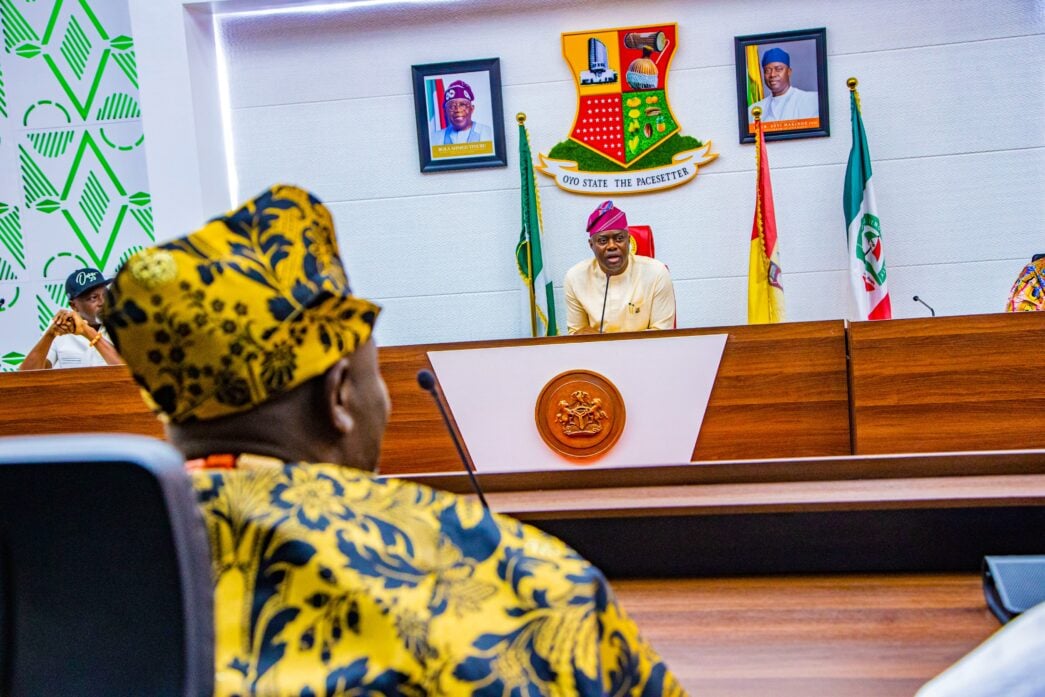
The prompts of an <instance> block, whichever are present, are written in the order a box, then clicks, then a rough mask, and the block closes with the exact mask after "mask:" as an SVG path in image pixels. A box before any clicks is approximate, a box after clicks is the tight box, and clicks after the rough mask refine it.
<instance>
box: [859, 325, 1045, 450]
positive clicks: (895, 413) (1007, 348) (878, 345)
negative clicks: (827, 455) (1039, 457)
mask: <svg viewBox="0 0 1045 697" xmlns="http://www.w3.org/2000/svg"><path fill="white" fill-rule="evenodd" d="M1042 347H1045V313H1034V312H1023V313H998V314H993V315H972V316H967V317H936V318H927V319H910V320H893V321H891V322H854V323H852V324H851V325H850V327H849V351H850V356H851V359H850V360H851V370H852V387H851V390H852V400H853V418H854V421H853V428H854V436H855V443H856V448H855V449H856V453H857V454H872V453H886V452H933V451H957V450H995V449H1009V448H1012V449H1016V448H1020V449H1022V448H1041V447H1045V391H1043V390H1042V389H1041V384H1042V376H1045V350H1043V348H1042Z"/></svg>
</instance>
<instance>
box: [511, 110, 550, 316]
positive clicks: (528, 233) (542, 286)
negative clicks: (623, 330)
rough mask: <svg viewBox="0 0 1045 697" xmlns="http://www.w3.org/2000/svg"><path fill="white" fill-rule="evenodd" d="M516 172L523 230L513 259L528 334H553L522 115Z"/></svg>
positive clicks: (538, 198) (538, 207) (536, 195)
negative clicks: (525, 303)
mask: <svg viewBox="0 0 1045 697" xmlns="http://www.w3.org/2000/svg"><path fill="white" fill-rule="evenodd" d="M519 175H520V179H521V182H522V186H521V190H522V231H521V232H520V233H519V244H518V245H516V247H515V260H516V263H518V265H519V275H521V276H522V278H523V281H525V282H526V286H527V290H528V291H529V296H530V297H529V305H530V333H531V336H556V335H557V334H558V333H559V329H558V326H557V325H556V323H555V295H554V293H553V291H552V282H551V277H550V276H549V274H548V270H547V268H546V267H545V265H544V255H543V254H542V253H541V196H540V194H539V193H537V178H536V176H534V171H533V159H532V158H531V157H530V138H529V136H528V135H527V133H526V126H524V125H523V122H522V120H521V117H520V121H519Z"/></svg>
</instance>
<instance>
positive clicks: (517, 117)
mask: <svg viewBox="0 0 1045 697" xmlns="http://www.w3.org/2000/svg"><path fill="white" fill-rule="evenodd" d="M515 120H516V122H518V124H519V125H520V126H521V125H523V124H524V123H526V114H524V113H522V112H521V111H520V112H519V113H518V114H516V115H515Z"/></svg>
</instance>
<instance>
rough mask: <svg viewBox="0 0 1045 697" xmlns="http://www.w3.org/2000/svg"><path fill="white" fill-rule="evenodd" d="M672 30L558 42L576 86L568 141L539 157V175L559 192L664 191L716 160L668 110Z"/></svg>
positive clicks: (599, 33) (610, 32) (604, 33)
mask: <svg viewBox="0 0 1045 697" xmlns="http://www.w3.org/2000/svg"><path fill="white" fill-rule="evenodd" d="M677 47H678V27H677V25H675V24H664V25H657V26H646V27H630V28H627V29H599V30H596V31H582V32H572V33H569V34H563V35H562V52H563V56H565V58H566V63H567V64H568V65H569V67H570V72H571V74H572V75H573V78H574V82H575V84H576V86H577V115H576V117H574V121H573V128H572V129H571V130H570V135H569V138H568V139H567V140H564V141H563V142H561V143H559V144H558V145H556V146H555V147H553V148H552V149H551V151H550V152H548V154H546V155H545V154H543V153H542V154H541V155H540V165H539V166H538V169H539V170H540V171H541V172H543V173H544V174H547V175H548V176H550V177H554V178H555V183H556V184H557V185H558V186H559V188H561V189H565V190H566V191H571V192H574V193H579V194H596V195H600V196H601V195H604V194H627V193H641V192H645V191H655V190H657V189H667V188H670V187H673V186H678V185H680V184H685V183H686V182H688V181H691V180H692V179H693V178H694V177H696V176H697V171H698V169H699V167H700V166H701V165H706V164H707V163H709V162H711V161H712V160H714V159H715V158H717V157H718V154H717V153H713V152H711V141H708V142H707V143H704V142H702V141H699V140H697V139H696V138H692V137H690V136H684V135H682V133H681V128H680V126H679V123H678V121H677V120H676V118H675V115H674V114H672V112H671V106H670V105H669V103H668V87H667V82H668V68H669V67H670V65H671V59H672V57H673V56H674V55H675V50H676V48H677Z"/></svg>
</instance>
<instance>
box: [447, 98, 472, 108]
mask: <svg viewBox="0 0 1045 697" xmlns="http://www.w3.org/2000/svg"><path fill="white" fill-rule="evenodd" d="M446 108H447V109H449V110H450V111H469V110H470V109H471V108H472V103H471V102H469V101H468V100H466V99H455V100H453V101H450V102H447V103H446Z"/></svg>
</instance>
